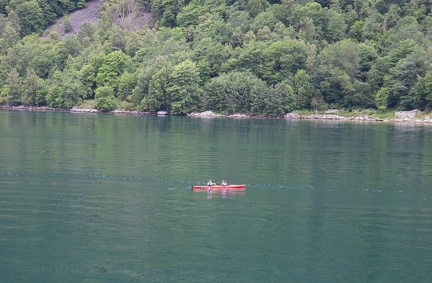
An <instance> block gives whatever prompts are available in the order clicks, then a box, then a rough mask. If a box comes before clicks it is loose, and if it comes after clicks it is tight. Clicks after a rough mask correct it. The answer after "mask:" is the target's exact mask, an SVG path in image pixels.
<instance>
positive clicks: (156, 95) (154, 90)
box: [141, 64, 173, 112]
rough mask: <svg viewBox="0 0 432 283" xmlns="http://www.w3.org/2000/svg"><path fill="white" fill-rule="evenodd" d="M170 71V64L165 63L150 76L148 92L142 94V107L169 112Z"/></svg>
mask: <svg viewBox="0 0 432 283" xmlns="http://www.w3.org/2000/svg"><path fill="white" fill-rule="evenodd" d="M172 71H173V69H172V66H171V65H170V64H167V65H166V66H164V67H162V68H161V69H160V70H159V71H157V72H156V73H155V74H154V75H153V76H152V78H151V80H150V82H149V87H148V94H146V95H145V96H144V98H143V100H142V102H141V105H142V108H143V109H145V110H149V111H168V112H171V95H170V93H169V91H168V88H169V87H170V80H171V73H172Z"/></svg>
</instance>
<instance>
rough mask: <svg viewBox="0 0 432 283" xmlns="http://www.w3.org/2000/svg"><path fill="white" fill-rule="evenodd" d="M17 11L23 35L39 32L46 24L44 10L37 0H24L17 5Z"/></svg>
mask: <svg viewBox="0 0 432 283" xmlns="http://www.w3.org/2000/svg"><path fill="white" fill-rule="evenodd" d="M15 12H16V14H17V16H18V17H19V21H20V25H21V35H23V36H24V35H28V34H30V33H32V32H39V31H41V30H42V28H43V27H44V25H45V20H44V17H43V13H42V10H41V8H40V7H39V4H38V2H37V1H36V0H31V1H25V2H22V3H21V4H19V5H17V6H16V8H15Z"/></svg>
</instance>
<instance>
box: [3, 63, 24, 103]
mask: <svg viewBox="0 0 432 283" xmlns="http://www.w3.org/2000/svg"><path fill="white" fill-rule="evenodd" d="M1 96H2V97H3V101H4V102H5V103H6V104H7V105H11V106H15V105H20V104H21V83H20V78H19V74H18V72H17V71H16V69H15V68H14V69H12V70H11V71H10V72H9V74H8V76H7V79H6V83H5V85H4V86H3V88H2V91H1Z"/></svg>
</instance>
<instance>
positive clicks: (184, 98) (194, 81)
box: [167, 60, 202, 114]
mask: <svg viewBox="0 0 432 283" xmlns="http://www.w3.org/2000/svg"><path fill="white" fill-rule="evenodd" d="M167 92H168V93H169V95H170V96H171V113H172V114H186V113H189V112H193V111H196V110H198V108H199V104H200V99H201V93H202V90H201V87H200V74H199V72H198V68H197V67H196V65H195V63H193V62H192V61H189V60H187V61H184V62H182V63H180V64H178V65H176V66H174V69H173V71H172V73H171V79H170V86H169V87H168V88H167Z"/></svg>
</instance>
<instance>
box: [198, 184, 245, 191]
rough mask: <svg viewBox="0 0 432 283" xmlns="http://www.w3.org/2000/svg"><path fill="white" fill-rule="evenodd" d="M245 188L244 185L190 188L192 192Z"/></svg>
mask: <svg viewBox="0 0 432 283" xmlns="http://www.w3.org/2000/svg"><path fill="white" fill-rule="evenodd" d="M245 187H246V184H242V185H226V186H221V185H213V186H192V190H194V191H208V190H218V191H223V190H230V191H232V190H244V189H245Z"/></svg>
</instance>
